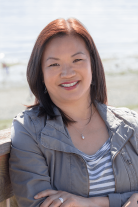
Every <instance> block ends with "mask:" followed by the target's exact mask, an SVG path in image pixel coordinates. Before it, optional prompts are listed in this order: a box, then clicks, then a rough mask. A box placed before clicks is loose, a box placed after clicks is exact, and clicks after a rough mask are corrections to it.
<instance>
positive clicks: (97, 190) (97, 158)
mask: <svg viewBox="0 0 138 207" xmlns="http://www.w3.org/2000/svg"><path fill="white" fill-rule="evenodd" d="M78 152H79V154H80V155H81V156H82V157H83V158H84V160H85V161H86V164H87V169H88V173H89V196H90V197H91V196H107V194H109V193H113V192H115V179H114V174H113V169H112V162H111V152H110V138H109V139H108V140H107V141H106V142H105V143H104V145H103V146H102V147H101V148H100V149H99V150H98V151H97V152H96V153H95V154H94V155H87V154H85V153H83V152H82V151H80V150H78Z"/></svg>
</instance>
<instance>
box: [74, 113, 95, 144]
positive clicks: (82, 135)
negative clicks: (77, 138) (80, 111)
mask: <svg viewBox="0 0 138 207" xmlns="http://www.w3.org/2000/svg"><path fill="white" fill-rule="evenodd" d="M94 112H95V111H94ZM94 112H93V113H92V110H91V116H90V120H91V118H92V116H93V114H94ZM88 123H89V122H88ZM86 126H87V125H85V126H84V128H83V130H82V132H80V131H79V130H78V129H76V128H75V127H74V126H73V127H74V129H75V130H76V131H77V132H79V134H80V135H81V138H82V139H83V140H84V139H85V137H84V134H83V131H84V129H85V128H86Z"/></svg>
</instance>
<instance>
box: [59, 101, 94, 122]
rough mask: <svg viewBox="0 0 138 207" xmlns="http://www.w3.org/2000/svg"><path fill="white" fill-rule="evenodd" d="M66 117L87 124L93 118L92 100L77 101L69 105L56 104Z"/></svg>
mask: <svg viewBox="0 0 138 207" xmlns="http://www.w3.org/2000/svg"><path fill="white" fill-rule="evenodd" d="M56 105H57V106H58V107H59V108H60V109H61V110H62V111H63V112H64V113H65V114H66V115H68V116H69V117H70V118H72V119H73V120H74V121H77V122H80V121H81V122H87V121H88V119H89V118H90V116H91V110H92V106H90V98H89V99H83V100H76V101H74V102H72V103H71V102H69V103H60V104H56Z"/></svg>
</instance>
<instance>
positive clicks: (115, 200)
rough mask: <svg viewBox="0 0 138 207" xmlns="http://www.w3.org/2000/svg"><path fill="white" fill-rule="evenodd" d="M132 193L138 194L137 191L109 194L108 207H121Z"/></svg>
mask: <svg viewBox="0 0 138 207" xmlns="http://www.w3.org/2000/svg"><path fill="white" fill-rule="evenodd" d="M134 193H138V191H132V192H126V193H111V194H109V195H108V198H109V207H122V206H123V205H124V204H125V203H126V202H127V200H128V199H129V198H130V197H131V196H132V195H133V194H134Z"/></svg>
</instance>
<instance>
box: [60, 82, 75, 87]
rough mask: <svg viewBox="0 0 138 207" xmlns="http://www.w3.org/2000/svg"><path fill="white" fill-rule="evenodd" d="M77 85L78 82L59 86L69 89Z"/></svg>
mask: <svg viewBox="0 0 138 207" xmlns="http://www.w3.org/2000/svg"><path fill="white" fill-rule="evenodd" d="M77 83H78V81H76V82H74V83H70V84H61V86H62V87H71V86H74V85H76V84H77Z"/></svg>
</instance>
